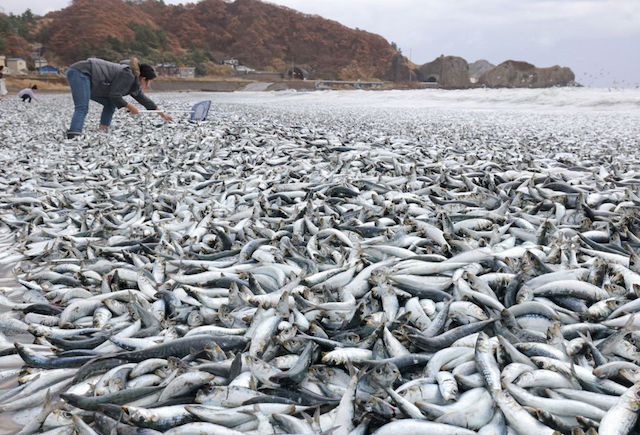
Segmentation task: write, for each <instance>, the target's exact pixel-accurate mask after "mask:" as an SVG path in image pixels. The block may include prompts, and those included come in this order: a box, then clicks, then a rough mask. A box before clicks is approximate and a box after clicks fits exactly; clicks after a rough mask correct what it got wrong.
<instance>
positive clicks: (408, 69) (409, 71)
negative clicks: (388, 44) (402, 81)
mask: <svg viewBox="0 0 640 435" xmlns="http://www.w3.org/2000/svg"><path fill="white" fill-rule="evenodd" d="M411 52H412V49H411V48H410V49H409V63H411V54H412V53H411ZM409 66H411V65H409ZM407 72H408V73H409V83H411V68H407Z"/></svg>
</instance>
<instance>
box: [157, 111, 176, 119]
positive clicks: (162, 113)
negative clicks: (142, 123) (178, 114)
mask: <svg viewBox="0 0 640 435" xmlns="http://www.w3.org/2000/svg"><path fill="white" fill-rule="evenodd" d="M158 115H160V117H162V119H164V120H165V121H173V118H172V117H171V116H169V115H167V114H166V113H164V112H158Z"/></svg>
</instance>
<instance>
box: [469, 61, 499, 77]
mask: <svg viewBox="0 0 640 435" xmlns="http://www.w3.org/2000/svg"><path fill="white" fill-rule="evenodd" d="M491 68H495V65H494V64H492V63H491V62H489V61H488V60H484V59H480V60H477V61H475V62H473V63H470V64H469V77H471V78H472V79H479V78H480V76H482V74H484V73H486V72H487V71H489V70H490V69H491Z"/></svg>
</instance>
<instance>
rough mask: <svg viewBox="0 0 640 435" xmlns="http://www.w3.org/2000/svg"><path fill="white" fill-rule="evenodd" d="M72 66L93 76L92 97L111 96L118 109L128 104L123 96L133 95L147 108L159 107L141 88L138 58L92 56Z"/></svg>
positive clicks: (154, 108)
mask: <svg viewBox="0 0 640 435" xmlns="http://www.w3.org/2000/svg"><path fill="white" fill-rule="evenodd" d="M71 66H72V67H73V68H76V69H78V70H80V71H82V72H83V73H85V74H88V75H89V76H90V77H91V96H92V97H102V98H109V99H110V100H111V101H112V102H113V104H115V106H116V107H117V108H118V109H121V108H122V107H125V106H126V105H127V102H126V101H125V100H124V98H123V97H124V96H125V95H131V96H132V97H133V98H134V99H135V100H136V101H137V102H139V103H140V104H142V105H143V106H144V107H145V108H146V109H147V110H156V109H157V108H158V106H157V105H156V103H154V102H153V101H151V100H150V99H149V98H148V97H147V96H146V95H145V94H144V93H143V92H142V89H141V88H140V80H139V76H140V64H139V62H138V59H136V58H133V59H131V60H130V61H126V62H123V63H113V62H109V61H106V60H102V59H98V58H90V59H87V60H86V61H81V62H77V63H75V64H73V65H71Z"/></svg>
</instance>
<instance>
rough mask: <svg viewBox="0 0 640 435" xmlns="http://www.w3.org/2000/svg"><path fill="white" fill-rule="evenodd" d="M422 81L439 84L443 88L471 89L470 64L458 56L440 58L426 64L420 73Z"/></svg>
mask: <svg viewBox="0 0 640 435" xmlns="http://www.w3.org/2000/svg"><path fill="white" fill-rule="evenodd" d="M418 75H419V79H420V81H423V82H430V83H437V84H438V86H440V87H443V88H466V87H469V84H470V82H469V64H468V63H467V61H466V60H464V59H463V58H461V57H456V56H440V57H439V58H437V59H436V60H434V61H433V62H429V63H425V64H424V65H422V66H421V67H420V70H419V72H418Z"/></svg>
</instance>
